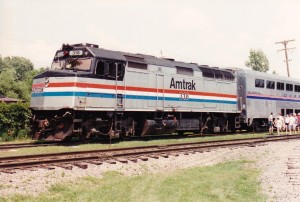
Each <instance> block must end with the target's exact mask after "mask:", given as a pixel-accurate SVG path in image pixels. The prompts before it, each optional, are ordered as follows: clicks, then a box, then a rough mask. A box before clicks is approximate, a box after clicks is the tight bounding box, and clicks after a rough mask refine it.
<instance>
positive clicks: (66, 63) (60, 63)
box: [51, 57, 92, 70]
mask: <svg viewBox="0 0 300 202" xmlns="http://www.w3.org/2000/svg"><path fill="white" fill-rule="evenodd" d="M91 64H92V58H78V57H77V58H68V59H63V60H54V61H53V63H52V65H51V69H54V70H57V69H64V68H65V69H74V70H90V68H91Z"/></svg>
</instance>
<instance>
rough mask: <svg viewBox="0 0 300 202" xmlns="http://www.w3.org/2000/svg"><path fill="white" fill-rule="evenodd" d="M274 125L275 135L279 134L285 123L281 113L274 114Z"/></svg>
mask: <svg viewBox="0 0 300 202" xmlns="http://www.w3.org/2000/svg"><path fill="white" fill-rule="evenodd" d="M274 125H275V127H276V129H277V135H280V133H281V131H283V127H284V125H285V124H284V118H283V116H281V113H278V116H276V118H275V121H274Z"/></svg>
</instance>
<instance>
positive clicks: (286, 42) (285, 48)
mask: <svg viewBox="0 0 300 202" xmlns="http://www.w3.org/2000/svg"><path fill="white" fill-rule="evenodd" d="M291 41H295V39H292V40H286V41H279V42H276V43H275V44H279V43H281V44H283V45H284V49H281V50H277V51H284V52H285V63H286V69H287V74H288V77H290V69H289V58H288V53H287V51H288V50H292V49H295V47H293V48H287V47H286V46H287V44H288V43H289V42H291Z"/></svg>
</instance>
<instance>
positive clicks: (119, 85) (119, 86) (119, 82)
mask: <svg viewBox="0 0 300 202" xmlns="http://www.w3.org/2000/svg"><path fill="white" fill-rule="evenodd" d="M115 68H116V70H115V71H116V76H115V77H116V78H115V82H116V96H115V98H116V101H115V103H116V106H115V108H116V111H124V107H125V106H124V105H125V97H126V95H125V88H126V87H125V82H124V81H123V79H121V78H120V77H123V74H124V71H125V65H124V64H123V63H115Z"/></svg>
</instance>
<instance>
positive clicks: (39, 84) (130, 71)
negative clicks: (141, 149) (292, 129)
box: [30, 44, 241, 140]
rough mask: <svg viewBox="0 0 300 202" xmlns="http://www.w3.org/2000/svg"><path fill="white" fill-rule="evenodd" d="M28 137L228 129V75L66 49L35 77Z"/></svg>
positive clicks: (231, 84)
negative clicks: (30, 125)
mask: <svg viewBox="0 0 300 202" xmlns="http://www.w3.org/2000/svg"><path fill="white" fill-rule="evenodd" d="M30 107H31V109H32V112H33V115H34V116H33V119H32V136H33V137H34V138H36V139H47V140H64V139H68V138H71V137H73V136H79V137H81V138H91V137H95V136H102V137H110V138H119V137H120V136H125V137H126V136H134V135H142V136H144V135H153V134H164V133H173V132H177V133H180V134H181V133H184V132H187V131H201V132H203V131H211V132H213V131H214V132H218V131H229V130H234V129H235V121H236V117H237V116H238V115H239V114H240V112H241V111H239V109H238V107H237V82H236V78H235V76H234V74H233V73H232V72H231V71H227V70H221V69H218V68H211V67H208V66H199V65H197V64H191V63H183V62H177V61H174V60H172V59H166V58H157V57H154V56H149V55H142V54H130V53H124V52H118V51H109V50H104V49H99V48H98V46H96V45H92V44H77V45H71V46H69V45H65V46H63V47H62V49H61V50H59V51H57V53H56V55H55V57H54V60H53V64H52V67H51V69H50V70H48V71H47V72H44V73H42V74H40V75H38V76H36V77H35V79H34V81H33V85H32V99H31V105H30Z"/></svg>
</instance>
